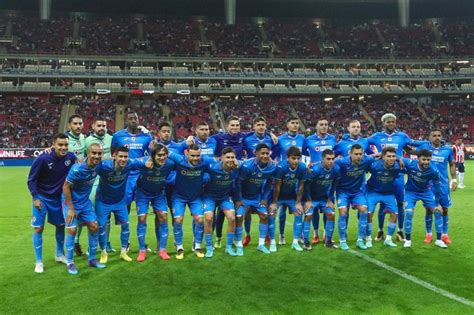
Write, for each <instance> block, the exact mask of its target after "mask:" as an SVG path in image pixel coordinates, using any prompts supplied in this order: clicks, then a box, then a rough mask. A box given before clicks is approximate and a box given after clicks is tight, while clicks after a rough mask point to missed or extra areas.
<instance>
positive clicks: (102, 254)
mask: <svg viewBox="0 0 474 315" xmlns="http://www.w3.org/2000/svg"><path fill="white" fill-rule="evenodd" d="M108 259H109V255H108V254H107V251H106V250H104V251H101V252H100V263H101V264H106V263H107V260H108Z"/></svg>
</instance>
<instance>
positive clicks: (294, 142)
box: [272, 132, 305, 161]
mask: <svg viewBox="0 0 474 315" xmlns="http://www.w3.org/2000/svg"><path fill="white" fill-rule="evenodd" d="M304 142H305V138H304V136H303V135H302V134H299V133H298V134H295V135H290V134H289V133H288V132H285V133H284V134H282V135H281V136H279V137H278V144H277V145H276V146H275V147H274V150H273V152H272V157H276V158H277V159H278V160H279V161H285V160H286V151H287V150H288V149H289V148H290V147H297V148H298V149H300V150H301V151H302V152H303V153H304V151H303V145H304Z"/></svg>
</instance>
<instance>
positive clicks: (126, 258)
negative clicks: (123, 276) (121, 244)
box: [120, 249, 133, 262]
mask: <svg viewBox="0 0 474 315" xmlns="http://www.w3.org/2000/svg"><path fill="white" fill-rule="evenodd" d="M120 259H122V260H123V261H128V262H130V261H132V260H133V259H132V258H131V257H130V256H128V253H127V250H126V249H125V250H124V249H122V250H121V251H120Z"/></svg>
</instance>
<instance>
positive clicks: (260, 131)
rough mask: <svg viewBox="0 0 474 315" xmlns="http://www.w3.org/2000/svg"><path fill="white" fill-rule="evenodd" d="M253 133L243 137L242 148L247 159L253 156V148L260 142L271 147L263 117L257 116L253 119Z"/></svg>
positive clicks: (269, 136)
mask: <svg viewBox="0 0 474 315" xmlns="http://www.w3.org/2000/svg"><path fill="white" fill-rule="evenodd" d="M253 131H254V133H253V134H251V135H249V136H248V137H246V138H245V139H244V150H245V154H246V156H247V158H248V159H250V158H253V157H255V148H257V145H259V144H260V143H265V144H266V145H268V146H269V147H270V150H271V149H272V147H273V140H272V137H271V135H270V134H269V133H267V121H266V120H265V118H263V117H260V116H259V117H257V118H255V119H254V120H253Z"/></svg>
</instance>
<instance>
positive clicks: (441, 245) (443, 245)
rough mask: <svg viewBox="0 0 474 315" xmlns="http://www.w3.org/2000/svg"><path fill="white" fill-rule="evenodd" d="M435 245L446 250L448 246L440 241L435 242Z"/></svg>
mask: <svg viewBox="0 0 474 315" xmlns="http://www.w3.org/2000/svg"><path fill="white" fill-rule="evenodd" d="M435 245H436V246H438V247H441V248H448V245H446V244H445V243H444V242H443V241H442V240H436V242H435Z"/></svg>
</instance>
